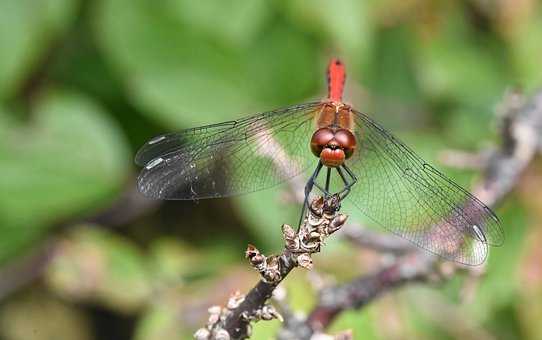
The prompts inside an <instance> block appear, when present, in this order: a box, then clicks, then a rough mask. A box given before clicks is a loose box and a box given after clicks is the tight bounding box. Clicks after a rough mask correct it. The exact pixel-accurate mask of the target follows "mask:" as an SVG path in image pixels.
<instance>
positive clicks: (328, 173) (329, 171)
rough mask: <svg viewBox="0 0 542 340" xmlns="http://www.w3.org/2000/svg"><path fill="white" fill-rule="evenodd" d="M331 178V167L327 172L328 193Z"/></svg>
mask: <svg viewBox="0 0 542 340" xmlns="http://www.w3.org/2000/svg"><path fill="white" fill-rule="evenodd" d="M330 179H331V168H329V167H328V168H327V173H326V193H328V192H329V181H330Z"/></svg>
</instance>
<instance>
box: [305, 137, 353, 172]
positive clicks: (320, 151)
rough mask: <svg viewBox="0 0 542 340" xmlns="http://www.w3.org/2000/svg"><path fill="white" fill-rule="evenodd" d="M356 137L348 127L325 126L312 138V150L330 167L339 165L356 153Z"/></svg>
mask: <svg viewBox="0 0 542 340" xmlns="http://www.w3.org/2000/svg"><path fill="white" fill-rule="evenodd" d="M355 148H356V138H355V137H354V135H353V134H352V132H350V131H349V130H347V129H343V128H331V127H324V128H320V129H318V130H316V132H314V134H313V135H312V138H311V151H312V153H313V154H314V155H315V156H316V157H319V158H320V160H321V161H322V164H324V165H326V166H328V167H332V168H334V167H338V166H340V165H342V164H343V163H344V160H345V159H348V158H349V157H350V156H352V154H353V153H354V150H355Z"/></svg>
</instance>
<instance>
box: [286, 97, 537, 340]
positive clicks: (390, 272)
mask: <svg viewBox="0 0 542 340" xmlns="http://www.w3.org/2000/svg"><path fill="white" fill-rule="evenodd" d="M517 96H518V94H517V93H511V94H508V96H507V97H505V100H504V102H505V110H504V112H505V113H504V114H503V122H504V124H503V126H502V131H501V134H502V140H503V143H502V144H501V146H500V147H499V148H497V149H495V150H494V151H493V153H492V154H491V155H490V157H489V158H488V159H489V160H488V162H487V165H486V169H485V172H484V176H483V178H482V179H481V180H480V182H479V183H478V184H477V185H475V186H474V188H473V193H474V194H475V195H476V196H477V197H479V198H480V199H481V200H482V201H483V202H485V203H486V204H487V205H489V206H492V207H494V206H496V205H497V204H498V203H499V202H501V201H502V200H503V199H504V198H505V196H506V195H507V194H509V193H510V192H511V191H512V190H513V188H514V187H515V185H516V184H517V183H518V181H519V178H520V176H521V174H522V173H523V171H524V170H525V168H526V167H527V166H528V165H529V164H530V163H531V161H532V160H533V158H534V157H535V155H536V153H537V152H539V151H540V145H541V144H542V91H540V92H538V93H536V94H535V95H534V96H533V97H532V99H531V100H530V101H528V102H524V101H523V100H521V99H520V98H518V97H517ZM509 102H511V105H508V106H507V105H506V103H509ZM518 103H522V104H521V105H518ZM345 229H346V228H345ZM348 230H350V229H348ZM367 235H369V236H370V237H372V236H373V235H370V234H367ZM380 236H382V235H379V237H378V238H373V241H374V242H375V244H377V245H378V247H382V248H383V249H385V250H387V251H392V252H394V249H395V242H399V241H397V238H396V237H393V236H391V235H390V236H388V237H389V238H390V240H386V241H384V240H383V239H381V238H380ZM348 237H350V238H351V239H353V240H355V242H357V243H359V242H360V239H358V238H357V235H349V236H348ZM362 243H363V244H365V243H366V242H362ZM457 268H462V267H461V266H460V265H455V264H451V263H441V262H440V260H439V258H437V257H434V256H429V255H427V254H426V253H425V252H423V251H414V252H410V253H408V252H407V253H406V255H404V256H402V257H400V258H399V259H398V260H397V261H396V262H395V263H393V264H391V265H388V266H386V267H384V268H382V269H380V270H378V271H377V272H375V273H373V274H370V275H366V276H362V277H359V278H357V279H354V280H353V281H351V282H349V283H346V284H342V285H337V286H333V287H328V288H326V289H324V290H323V291H322V292H321V295H320V299H319V302H318V304H317V306H316V307H315V308H314V309H313V310H312V312H311V313H310V314H309V316H308V317H307V318H306V320H305V322H304V323H301V322H299V320H285V323H284V329H283V330H282V331H281V336H280V337H279V338H280V339H283V340H285V339H311V337H312V335H313V334H315V333H316V332H318V331H321V330H323V329H325V328H326V327H327V326H328V325H329V324H330V323H331V322H332V321H333V320H334V319H335V317H336V316H337V315H339V314H340V313H341V312H342V311H344V310H348V309H356V308H361V307H363V306H365V305H366V304H367V303H369V302H371V301H372V300H374V299H375V298H377V297H378V296H380V295H382V294H383V293H385V292H387V291H389V290H391V289H395V288H398V287H401V286H403V285H405V284H407V283H413V282H426V281H431V280H435V279H439V278H440V279H442V278H446V277H451V276H452V274H453V273H454V272H455V270H456V269H457ZM475 272H476V273H477V274H478V269H477V268H476V270H475ZM292 325H293V327H292ZM284 334H287V335H288V336H289V337H288V336H284Z"/></svg>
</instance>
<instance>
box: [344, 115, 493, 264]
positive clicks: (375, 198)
mask: <svg viewBox="0 0 542 340" xmlns="http://www.w3.org/2000/svg"><path fill="white" fill-rule="evenodd" d="M353 114H354V121H355V130H354V133H355V135H356V139H357V141H358V145H359V150H358V151H357V152H356V154H355V155H354V156H353V157H352V159H350V160H348V161H347V162H346V164H347V165H348V167H350V168H351V169H352V171H353V172H354V173H355V174H356V176H357V177H358V183H356V185H355V186H354V187H353V189H352V192H351V193H350V195H349V196H348V197H349V198H350V200H351V202H352V203H353V204H354V205H356V206H357V207H358V208H359V209H360V210H361V211H362V212H363V213H364V214H365V215H366V216H367V217H369V218H370V219H371V220H373V221H374V222H376V223H377V224H379V225H381V226H382V227H384V228H385V229H388V230H389V231H391V232H393V233H395V234H397V235H399V236H402V237H403V238H405V239H407V240H409V241H411V242H413V243H414V244H416V245H417V246H419V247H421V248H424V249H426V250H428V251H430V252H432V253H434V254H436V255H439V256H441V257H443V258H446V259H449V260H453V261H456V262H460V263H463V264H468V265H477V264H480V263H482V262H484V260H485V258H486V256H487V252H488V245H500V244H502V242H503V239H504V234H503V231H502V228H501V225H500V222H499V219H498V218H497V216H496V215H495V214H494V213H493V212H492V211H491V209H489V208H488V207H487V206H485V205H484V204H483V203H482V202H480V201H479V200H478V199H477V198H476V197H474V196H473V195H471V194H470V193H469V192H468V191H466V190H465V189H463V188H461V187H460V186H459V185H457V184H456V183H454V182H453V181H452V180H450V179H449V178H447V177H446V176H445V175H443V174H442V173H441V172H439V171H438V170H436V169H435V168H434V167H432V166H431V165H429V164H428V163H426V162H425V161H424V160H423V159H422V158H420V157H419V156H418V155H416V154H415V153H414V151H412V150H411V149H410V148H409V147H408V146H406V145H405V144H404V143H403V142H401V141H400V140H399V139H398V138H396V137H395V136H393V135H392V134H391V133H389V132H388V131H386V130H385V129H384V128H382V127H381V126H380V125H379V124H378V123H376V122H375V121H373V120H372V119H371V118H370V117H368V116H367V115H365V114H363V113H361V112H357V111H353Z"/></svg>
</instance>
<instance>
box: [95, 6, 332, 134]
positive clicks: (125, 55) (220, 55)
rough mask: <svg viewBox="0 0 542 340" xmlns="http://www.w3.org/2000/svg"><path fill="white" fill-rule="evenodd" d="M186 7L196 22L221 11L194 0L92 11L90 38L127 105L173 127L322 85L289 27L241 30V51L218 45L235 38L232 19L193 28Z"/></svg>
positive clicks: (300, 96)
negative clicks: (125, 91)
mask: <svg viewBox="0 0 542 340" xmlns="http://www.w3.org/2000/svg"><path fill="white" fill-rule="evenodd" d="M184 6H188V7H189V8H191V9H192V11H193V12H194V13H198V14H196V16H203V14H202V13H212V12H216V11H219V12H221V10H220V8H222V7H221V6H222V5H220V6H218V7H213V6H210V5H209V4H207V3H206V2H193V1H192V2H190V4H187V3H180V4H178V6H177V7H174V8H173V9H172V8H171V6H169V5H167V4H160V5H157V4H154V3H146V2H143V1H128V0H120V1H112V0H105V1H102V2H101V3H100V4H99V6H98V7H97V8H96V11H95V14H96V15H95V28H96V34H97V37H98V41H99V44H100V46H101V48H102V50H103V52H104V54H105V56H106V58H107V59H108V61H109V62H110V63H111V65H112V66H113V67H114V68H115V70H116V72H117V73H118V74H119V76H120V77H121V79H122V81H123V83H124V84H125V85H126V88H127V89H128V96H129V98H130V100H131V101H132V102H133V103H134V104H135V105H137V106H138V107H139V108H141V109H143V111H144V113H145V114H147V115H148V116H149V117H150V118H151V119H153V120H156V121H158V122H161V123H165V124H168V125H171V124H172V125H174V126H178V127H180V126H183V127H186V126H189V125H193V124H202V123H213V122H218V121H224V120H231V119H233V118H238V117H239V113H242V112H243V111H245V112H247V111H250V110H249V109H252V110H255V111H256V110H257V111H263V110H265V109H272V108H274V107H273V106H276V105H286V104H288V103H290V104H293V103H296V102H299V101H303V100H306V98H307V97H308V96H309V95H311V94H312V92H313V90H314V89H315V88H316V87H315V84H317V83H318V81H317V80H316V79H323V77H322V76H320V75H321V74H322V70H320V69H319V66H318V63H317V59H316V58H314V56H315V55H316V52H317V50H316V47H315V46H314V45H313V44H310V43H308V42H306V39H305V38H306V37H305V36H304V35H303V34H302V33H301V32H299V31H298V30H297V29H296V28H295V27H292V26H288V25H281V26H272V27H269V28H268V29H267V30H266V31H265V32H261V31H260V30H257V31H255V29H254V27H253V25H252V24H248V23H245V24H242V27H246V26H248V27H249V28H248V29H249V31H250V32H252V33H250V34H248V35H247V36H246V37H243V38H235V39H236V40H240V41H242V43H241V42H239V44H242V48H239V46H237V45H235V44H228V43H227V41H224V40H223V35H224V34H226V35H228V36H230V35H233V36H236V33H231V32H232V31H234V32H237V31H239V29H238V28H232V23H231V22H230V21H231V20H214V21H213V25H211V24H209V23H206V22H207V21H205V22H199V23H198V24H197V25H191V23H192V22H193V21H194V20H195V19H194V18H188V16H187V14H186V11H184V10H181V9H182V8H184ZM234 8H235V7H234ZM252 11H254V12H257V13H259V12H260V11H261V9H258V7H257V6H256V7H255V8H253V9H252ZM249 13H252V12H250V11H249ZM239 15H241V14H239ZM246 15H247V14H246V13H245V14H242V15H241V17H242V18H241V19H239V20H241V21H243V20H245V19H246ZM243 18H244V19H243ZM206 20H209V19H208V18H207V19H206ZM247 20H248V19H247ZM209 32H212V33H209ZM227 32H230V33H227ZM293 72H295V75H293ZM262 103H269V105H265V106H264V105H262Z"/></svg>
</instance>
